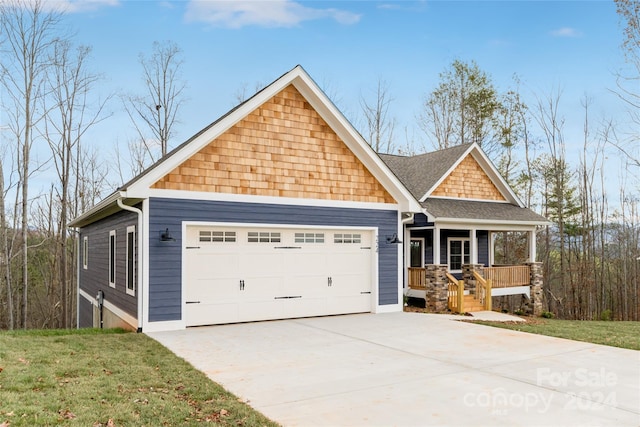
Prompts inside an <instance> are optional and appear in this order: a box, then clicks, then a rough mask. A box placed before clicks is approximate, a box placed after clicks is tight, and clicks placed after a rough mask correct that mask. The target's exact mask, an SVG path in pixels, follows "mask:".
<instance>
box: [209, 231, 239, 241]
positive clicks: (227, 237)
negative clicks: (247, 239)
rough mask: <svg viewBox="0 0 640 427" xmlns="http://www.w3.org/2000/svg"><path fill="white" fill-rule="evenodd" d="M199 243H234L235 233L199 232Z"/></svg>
mask: <svg viewBox="0 0 640 427" xmlns="http://www.w3.org/2000/svg"><path fill="white" fill-rule="evenodd" d="M200 241H201V242H205V243H206V242H227V243H228V242H235V241H236V232H235V231H205V230H203V231H200Z"/></svg>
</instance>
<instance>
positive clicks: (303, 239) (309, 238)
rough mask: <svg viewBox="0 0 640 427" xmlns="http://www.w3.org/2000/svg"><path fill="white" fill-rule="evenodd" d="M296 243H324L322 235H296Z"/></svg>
mask: <svg viewBox="0 0 640 427" xmlns="http://www.w3.org/2000/svg"><path fill="white" fill-rule="evenodd" d="M295 242H296V243H324V233H296V235H295Z"/></svg>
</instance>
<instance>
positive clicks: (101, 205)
mask: <svg viewBox="0 0 640 427" xmlns="http://www.w3.org/2000/svg"><path fill="white" fill-rule="evenodd" d="M121 197H123V193H122V191H116V192H115V193H112V194H111V195H109V196H108V197H107V198H106V199H103V200H101V201H100V202H98V204H96V205H94V206H93V207H92V208H91V209H89V210H88V211H86V212H85V213H83V214H81V215H80V216H78V217H76V218H74V219H73V220H72V221H71V222H70V223H69V224H68V225H67V227H81V226H82V225H79V224H83V223H85V221H87V220H88V219H89V218H90V217H92V216H93V215H96V214H97V213H98V212H100V211H101V210H103V209H106V208H108V207H109V206H111V205H112V204H114V203H116V201H117V200H118V199H119V198H121Z"/></svg>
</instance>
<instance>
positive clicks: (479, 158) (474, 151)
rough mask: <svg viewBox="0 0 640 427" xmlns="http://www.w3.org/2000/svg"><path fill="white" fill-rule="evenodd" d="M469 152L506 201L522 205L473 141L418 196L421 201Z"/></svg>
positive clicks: (428, 195)
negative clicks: (423, 192) (422, 193)
mask: <svg viewBox="0 0 640 427" xmlns="http://www.w3.org/2000/svg"><path fill="white" fill-rule="evenodd" d="M469 154H471V156H473V158H474V159H475V161H476V162H478V164H479V165H480V167H481V168H482V170H484V172H485V173H486V174H487V176H488V177H489V179H491V182H493V184H494V185H495V186H496V188H498V191H500V193H501V194H502V195H503V196H504V197H505V198H506V199H507V203H514V204H517V205H518V206H520V207H521V208H522V207H524V204H523V203H522V201H521V200H520V199H519V198H518V196H517V195H516V194H515V193H514V192H513V190H512V189H511V187H510V186H509V184H507V182H506V181H505V179H504V178H503V177H502V175H500V173H499V172H498V170H497V169H496V167H495V166H494V165H493V162H492V161H491V160H490V159H489V158H488V157H487V155H486V154H485V153H484V151H482V149H481V148H480V146H479V145H478V144H476V143H473V144H471V145H470V146H469V148H467V149H466V150H465V152H464V153H463V154H462V155H461V156H460V157H459V158H458V160H456V162H455V163H454V164H453V165H452V166H451V167H450V168H449V170H448V171H447V172H446V173H444V174H443V175H442V176H441V177H440V179H439V180H438V181H437V182H436V183H435V184H434V185H433V186H432V187H431V188H430V189H429V190H428V191H427V192H426V193H425V194H424V195H423V196H422V197H421V198H420V201H421V202H424V201H425V200H427V198H428V197H431V196H430V195H431V193H433V191H435V189H436V188H438V186H439V185H440V184H442V182H443V181H444V180H445V179H446V178H447V177H448V176H449V175H450V174H451V172H453V171H454V170H455V168H457V167H458V165H459V164H460V163H461V162H462V160H464V159H465V158H466V157H467V156H468V155H469Z"/></svg>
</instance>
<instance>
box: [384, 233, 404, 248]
mask: <svg viewBox="0 0 640 427" xmlns="http://www.w3.org/2000/svg"><path fill="white" fill-rule="evenodd" d="M387 243H388V244H390V245H397V244H398V243H402V240H400V239H398V234H397V233H393V236H387Z"/></svg>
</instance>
